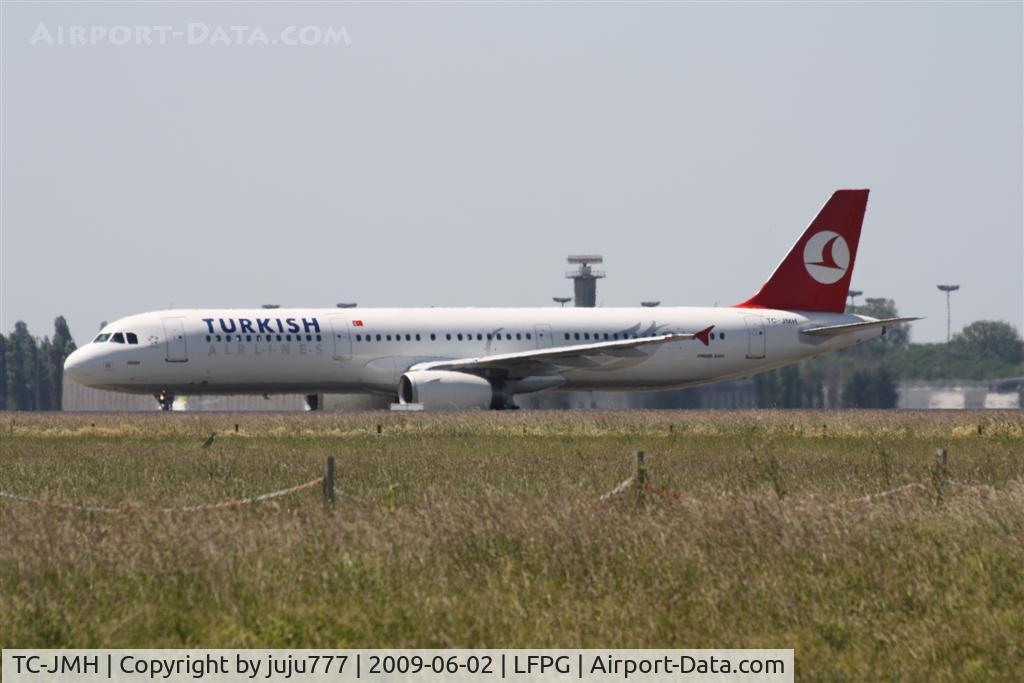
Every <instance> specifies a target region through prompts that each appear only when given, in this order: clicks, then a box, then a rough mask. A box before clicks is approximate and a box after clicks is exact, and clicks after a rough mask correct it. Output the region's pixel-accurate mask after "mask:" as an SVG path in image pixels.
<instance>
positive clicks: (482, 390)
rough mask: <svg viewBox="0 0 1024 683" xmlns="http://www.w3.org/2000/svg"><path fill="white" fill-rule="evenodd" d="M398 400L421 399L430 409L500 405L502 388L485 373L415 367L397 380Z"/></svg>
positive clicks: (409, 401)
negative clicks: (498, 387) (493, 382)
mask: <svg viewBox="0 0 1024 683" xmlns="http://www.w3.org/2000/svg"><path fill="white" fill-rule="evenodd" d="M398 401H399V402H400V403H420V404H422V405H423V407H424V408H425V409H427V410H466V409H470V408H480V409H483V410H486V409H488V408H499V407H501V405H502V402H503V396H502V394H501V392H498V391H495V388H494V387H493V386H492V385H491V383H490V382H488V381H487V380H486V379H484V378H483V377H477V376H476V375H470V374H468V373H465V372H452V371H450V370H414V371H412V372H407V373H405V374H404V375H402V377H401V378H400V379H399V380H398Z"/></svg>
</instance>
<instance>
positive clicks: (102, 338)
mask: <svg viewBox="0 0 1024 683" xmlns="http://www.w3.org/2000/svg"><path fill="white" fill-rule="evenodd" d="M108 339H110V334H108V333H104V334H101V335H98V336H97V337H96V338H95V339H93V342H94V343H97V344H98V343H99V342H105V341H107V340H108Z"/></svg>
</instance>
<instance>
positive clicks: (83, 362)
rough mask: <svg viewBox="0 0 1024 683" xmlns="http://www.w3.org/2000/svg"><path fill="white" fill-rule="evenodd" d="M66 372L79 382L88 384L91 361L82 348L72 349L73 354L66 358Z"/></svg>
mask: <svg viewBox="0 0 1024 683" xmlns="http://www.w3.org/2000/svg"><path fill="white" fill-rule="evenodd" d="M64 374H65V375H67V376H68V377H70V378H71V379H73V380H75V381H76V382H78V383H79V384H87V383H88V381H89V376H90V374H91V373H90V372H89V363H88V362H87V359H86V357H85V353H84V352H83V350H82V349H78V350H76V351H72V352H71V355H70V356H68V357H67V358H66V359H65V360H64Z"/></svg>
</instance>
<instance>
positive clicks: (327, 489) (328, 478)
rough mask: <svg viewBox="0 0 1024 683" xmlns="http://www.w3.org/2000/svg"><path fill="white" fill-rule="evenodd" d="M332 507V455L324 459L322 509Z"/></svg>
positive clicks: (331, 508)
mask: <svg viewBox="0 0 1024 683" xmlns="http://www.w3.org/2000/svg"><path fill="white" fill-rule="evenodd" d="M333 509H334V456H333V455H328V456H327V457H326V458H325V459H324V510H326V511H327V512H330V511H331V510H333Z"/></svg>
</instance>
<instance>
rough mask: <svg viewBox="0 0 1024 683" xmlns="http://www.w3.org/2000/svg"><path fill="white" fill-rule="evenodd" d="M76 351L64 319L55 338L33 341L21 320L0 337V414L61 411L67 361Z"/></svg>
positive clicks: (58, 323)
mask: <svg viewBox="0 0 1024 683" xmlns="http://www.w3.org/2000/svg"><path fill="white" fill-rule="evenodd" d="M75 348H76V347H75V341H74V340H73V339H72V338H71V331H70V330H69V329H68V323H67V321H66V320H64V316H57V319H56V320H54V321H53V337H43V338H42V339H39V338H37V337H33V336H32V333H31V332H29V331H28V325H26V324H25V323H24V322H22V321H20V320H19V321H18V322H16V323H14V331H12V332H11V333H10V334H8V335H6V336H4V335H3V334H0V410H60V409H61V394H62V393H63V390H64V359H65V358H67V357H68V356H70V355H71V352H72V351H74V350H75Z"/></svg>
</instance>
